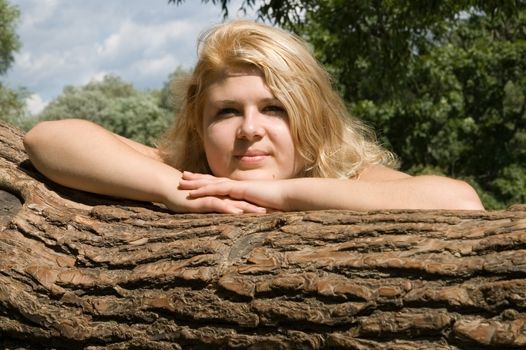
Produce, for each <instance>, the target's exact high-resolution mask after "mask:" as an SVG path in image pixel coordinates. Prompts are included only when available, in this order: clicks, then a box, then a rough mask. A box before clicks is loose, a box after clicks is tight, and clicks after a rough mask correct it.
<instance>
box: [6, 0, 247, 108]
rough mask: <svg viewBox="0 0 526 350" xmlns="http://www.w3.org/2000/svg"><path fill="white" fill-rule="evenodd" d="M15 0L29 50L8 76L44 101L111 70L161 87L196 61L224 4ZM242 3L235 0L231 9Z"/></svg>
mask: <svg viewBox="0 0 526 350" xmlns="http://www.w3.org/2000/svg"><path fill="white" fill-rule="evenodd" d="M10 1H11V2H12V3H14V4H15V5H17V6H19V8H20V10H21V14H22V16H21V21H20V24H19V27H18V30H17V32H18V34H19V36H20V39H21V42H22V49H21V51H20V53H19V54H17V55H16V58H15V59H16V61H15V64H14V65H13V67H12V68H11V70H10V71H8V75H7V76H6V79H5V82H6V83H7V84H8V85H9V86H12V87H19V86H24V87H27V88H28V90H29V91H31V92H32V93H34V94H35V96H39V97H40V98H41V100H44V101H49V100H52V99H53V98H55V97H56V96H57V95H59V94H60V92H61V91H62V89H63V87H64V86H67V85H81V84H86V83H87V82H89V81H91V80H93V79H95V80H97V79H101V78H102V77H103V76H104V75H106V74H116V75H118V76H120V77H121V78H123V79H124V80H126V81H129V82H131V83H133V84H134V85H135V86H136V87H137V88H140V89H151V88H160V87H162V84H163V83H164V82H165V81H166V79H167V78H168V75H169V74H170V73H171V72H172V71H174V70H175V68H176V67H177V66H178V65H182V66H184V67H186V68H190V67H191V66H193V64H194V62H195V56H196V49H195V44H196V39H197V37H198V35H199V33H200V32H201V31H203V30H204V29H206V28H208V27H209V26H210V25H211V24H214V23H217V22H220V21H221V19H222V16H221V11H220V8H219V6H213V5H211V4H202V2H201V1H186V2H185V3H183V4H182V5H179V6H175V5H168V2H167V1H166V0H163V1H159V2H157V1H156V2H151V1H144V0H112V1H107V0H89V1H69V0H10ZM241 3H242V0H234V1H232V5H231V6H230V9H231V11H230V13H231V16H234V17H235V16H236V13H237V11H236V10H237V8H239V6H240V4H241ZM252 15H253V14H252Z"/></svg>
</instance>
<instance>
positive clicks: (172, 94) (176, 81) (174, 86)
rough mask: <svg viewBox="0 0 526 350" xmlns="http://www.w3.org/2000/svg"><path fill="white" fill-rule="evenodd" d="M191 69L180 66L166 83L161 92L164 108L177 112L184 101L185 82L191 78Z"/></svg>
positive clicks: (160, 96)
mask: <svg viewBox="0 0 526 350" xmlns="http://www.w3.org/2000/svg"><path fill="white" fill-rule="evenodd" d="M189 76H190V71H188V70H186V69H184V68H183V67H182V66H178V67H177V68H176V69H175V70H174V71H173V72H172V73H170V75H169V76H168V80H167V81H166V82H165V83H164V85H163V88H162V89H161V91H160V93H159V99H160V102H159V103H160V106H161V107H162V108H164V109H167V110H170V111H173V112H174V113H177V111H178V110H179V107H180V106H181V104H182V101H183V98H184V96H183V94H182V92H183V91H184V83H185V82H186V79H187V78H189Z"/></svg>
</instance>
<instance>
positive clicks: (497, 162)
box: [169, 0, 526, 208]
mask: <svg viewBox="0 0 526 350" xmlns="http://www.w3.org/2000/svg"><path fill="white" fill-rule="evenodd" d="M169 2H171V3H176V4H179V3H182V2H184V0H170V1H169ZM203 2H211V3H212V4H215V5H220V6H221V7H222V9H223V13H224V14H225V15H227V14H228V4H229V0H211V1H209V0H203ZM256 5H257V6H259V7H258V8H257V13H258V15H259V17H260V19H264V20H268V21H271V22H273V23H275V24H278V25H280V26H283V27H285V28H287V29H289V30H292V31H295V32H297V33H298V34H300V35H301V36H303V37H304V38H305V39H306V40H308V41H309V42H310V43H311V44H312V46H313V48H314V50H315V53H316V55H317V57H318V59H319V60H320V61H321V62H322V63H324V64H325V65H326V66H327V67H328V69H329V70H330V71H331V73H332V74H333V76H334V78H335V85H336V87H337V88H338V89H339V90H340V91H341V93H342V95H343V96H344V98H345V99H346V101H347V102H348V104H349V108H350V110H351V111H352V112H353V113H354V114H355V115H356V116H358V117H360V118H363V119H365V120H367V121H368V122H369V123H370V124H372V125H373V126H374V127H375V129H376V130H377V131H378V134H379V137H380V139H381V141H382V142H383V143H384V144H386V145H387V146H388V147H390V148H392V149H393V150H394V151H395V153H397V154H398V155H399V156H400V158H401V160H402V169H403V170H405V171H408V172H410V173H413V174H419V173H440V174H447V175H450V176H454V177H460V178H464V179H466V180H468V181H470V182H471V183H472V184H473V185H474V186H475V187H477V189H478V190H479V193H480V194H481V196H482V198H483V201H484V203H485V205H486V206H487V207H488V208H498V207H503V206H506V205H509V204H512V203H517V202H525V201H526V167H525V164H526V158H525V157H526V156H525V152H526V151H525V149H526V148H525V143H526V131H525V124H526V110H525V109H526V78H525V77H526V29H525V28H526V1H524V0H514V1H498V2H497V1H467V0H461V1H410V2H408V1H402V0H395V1H391V0H390V1H387V0H375V1H368V0H367V1H365V0H301V1H300V0H288V1H273V0H269V1H265V2H256V1H255V0H246V1H244V2H243V4H242V9H247V8H248V7H254V6H256Z"/></svg>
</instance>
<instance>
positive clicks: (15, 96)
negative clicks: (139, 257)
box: [0, 0, 27, 126]
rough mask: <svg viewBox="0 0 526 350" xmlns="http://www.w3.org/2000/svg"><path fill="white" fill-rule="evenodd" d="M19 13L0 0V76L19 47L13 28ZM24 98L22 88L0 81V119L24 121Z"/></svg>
mask: <svg viewBox="0 0 526 350" xmlns="http://www.w3.org/2000/svg"><path fill="white" fill-rule="evenodd" d="M19 15H20V13H19V11H18V8H17V7H15V6H12V5H10V4H9V2H7V1H6V0H0V76H2V75H4V74H5V73H6V72H7V70H8V69H9V67H10V66H11V64H12V63H13V61H14V54H15V52H16V51H17V50H18V49H19V48H20V41H19V39H18V36H17V35H16V30H15V27H16V23H17V20H18V17H19ZM25 98H27V92H26V91H25V90H24V89H18V90H13V89H10V88H9V87H7V86H5V85H4V84H2V82H1V81H0V120H3V121H7V122H9V123H11V124H14V125H19V126H22V124H24V123H26V118H25V117H26V107H25V102H24V100H25Z"/></svg>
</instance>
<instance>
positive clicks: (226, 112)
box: [216, 108, 238, 118]
mask: <svg viewBox="0 0 526 350" xmlns="http://www.w3.org/2000/svg"><path fill="white" fill-rule="evenodd" d="M236 114H238V111H237V109H235V108H221V109H220V110H218V111H217V113H216V115H217V116H218V117H223V118H224V117H229V116H234V115H236Z"/></svg>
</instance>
